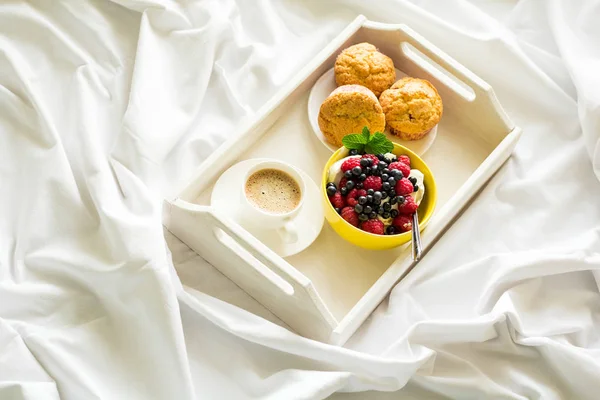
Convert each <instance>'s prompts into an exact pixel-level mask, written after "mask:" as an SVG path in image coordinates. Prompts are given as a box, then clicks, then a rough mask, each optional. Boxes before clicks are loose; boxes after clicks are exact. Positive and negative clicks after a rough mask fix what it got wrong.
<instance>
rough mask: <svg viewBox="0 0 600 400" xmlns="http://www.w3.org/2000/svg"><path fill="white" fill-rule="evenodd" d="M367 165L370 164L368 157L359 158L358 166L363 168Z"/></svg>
mask: <svg viewBox="0 0 600 400" xmlns="http://www.w3.org/2000/svg"><path fill="white" fill-rule="evenodd" d="M369 165H371V159H370V158H363V159H361V160H360V166H361V167H363V168H365V167H368V166H369Z"/></svg>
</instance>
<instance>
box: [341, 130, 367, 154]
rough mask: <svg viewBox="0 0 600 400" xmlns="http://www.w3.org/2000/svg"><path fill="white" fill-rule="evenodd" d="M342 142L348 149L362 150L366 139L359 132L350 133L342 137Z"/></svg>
mask: <svg viewBox="0 0 600 400" xmlns="http://www.w3.org/2000/svg"><path fill="white" fill-rule="evenodd" d="M342 144H343V145H344V147H346V148H347V149H348V150H358V151H363V149H364V148H365V145H366V144H367V139H365V137H364V136H363V135H361V134H359V133H353V134H351V135H346V136H344V137H343V138H342Z"/></svg>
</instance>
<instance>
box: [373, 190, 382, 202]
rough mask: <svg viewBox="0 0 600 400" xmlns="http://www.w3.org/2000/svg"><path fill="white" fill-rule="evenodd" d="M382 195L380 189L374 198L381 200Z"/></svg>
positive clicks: (374, 194)
mask: <svg viewBox="0 0 600 400" xmlns="http://www.w3.org/2000/svg"><path fill="white" fill-rule="evenodd" d="M382 197H383V196H382V195H381V192H380V191H377V192H375V193H373V200H381V198H382Z"/></svg>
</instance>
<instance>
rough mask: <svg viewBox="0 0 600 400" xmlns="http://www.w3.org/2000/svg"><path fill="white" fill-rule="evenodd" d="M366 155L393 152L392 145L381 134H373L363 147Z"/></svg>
mask: <svg viewBox="0 0 600 400" xmlns="http://www.w3.org/2000/svg"><path fill="white" fill-rule="evenodd" d="M365 150H366V152H367V153H372V154H385V153H389V152H391V151H392V150H394V144H393V143H392V142H391V141H390V140H389V139H388V138H387V137H386V136H385V135H384V134H383V133H381V132H375V134H374V135H372V136H371V140H369V143H367V145H366V146H365Z"/></svg>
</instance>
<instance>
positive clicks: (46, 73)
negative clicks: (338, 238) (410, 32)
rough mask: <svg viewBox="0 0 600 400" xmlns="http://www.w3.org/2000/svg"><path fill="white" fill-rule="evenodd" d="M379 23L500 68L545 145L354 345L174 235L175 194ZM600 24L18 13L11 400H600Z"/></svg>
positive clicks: (475, 12)
mask: <svg viewBox="0 0 600 400" xmlns="http://www.w3.org/2000/svg"><path fill="white" fill-rule="evenodd" d="M359 13H363V14H365V15H366V16H367V17H369V18H371V19H373V20H380V21H385V22H403V23H407V24H408V25H410V26H411V27H412V28H413V29H415V30H417V31H418V32H420V33H421V34H422V35H424V36H425V37H427V38H428V39H429V40H430V41H432V42H434V43H435V44H437V45H438V46H439V47H441V48H443V49H444V50H445V51H446V52H448V53H449V54H450V55H452V56H453V57H454V58H456V59H457V60H458V61H460V62H462V63H463V64H465V65H466V66H467V67H468V68H470V69H471V70H473V71H474V72H475V73H477V74H478V75H480V76H481V77H482V78H483V79H485V80H486V81H488V82H489V83H490V84H491V85H492V86H493V87H494V89H495V91H496V93H497V95H498V97H499V99H500V101H501V103H502V104H503V105H504V107H505V108H506V110H507V112H508V113H509V114H510V116H511V118H512V119H513V120H514V121H515V123H517V124H518V125H519V126H521V127H522V128H523V130H524V135H523V138H522V139H521V141H520V142H519V144H518V146H517V148H516V149H515V153H514V156H513V157H512V158H511V159H510V160H509V161H508V162H507V163H506V165H505V166H503V168H502V169H501V170H500V171H499V172H498V174H497V175H496V176H495V177H494V178H493V180H492V181H491V182H490V184H489V185H488V186H487V188H486V189H485V190H484V191H483V192H482V193H481V194H480V195H479V196H478V197H477V199H476V200H475V201H474V203H473V204H472V205H471V206H470V207H469V208H468V209H467V210H466V211H465V213H464V214H463V215H462V216H461V218H460V219H459V220H458V221H457V222H456V223H455V224H454V225H453V226H452V228H451V229H450V230H449V231H448V232H447V234H446V235H445V236H444V237H443V238H442V239H441V240H440V241H439V243H438V244H437V245H436V246H435V248H434V249H433V250H432V251H431V252H430V253H428V254H427V256H426V257H425V258H424V260H423V261H422V262H421V263H420V264H419V266H418V268H416V269H415V270H414V271H413V272H412V273H411V274H410V275H409V276H408V277H407V278H406V279H405V280H403V281H402V282H400V283H399V284H398V285H397V286H396V287H395V289H394V290H393V291H392V292H391V294H390V296H389V297H388V298H387V299H386V300H385V301H384V302H383V303H382V304H381V305H380V306H379V307H378V309H377V310H376V311H375V312H374V314H373V316H372V317H371V318H369V320H367V322H366V323H365V324H364V325H363V326H362V327H361V328H360V329H359V331H358V332H357V333H356V335H355V336H354V337H353V338H352V339H351V340H350V341H349V342H348V344H347V345H346V346H345V347H343V348H339V347H333V346H329V345H325V344H322V343H318V342H314V341H311V340H307V339H304V338H302V337H300V336H297V335H295V334H294V333H291V332H289V331H287V330H286V329H284V328H282V327H281V326H280V325H281V321H279V320H278V319H277V318H276V317H275V316H274V315H272V314H270V313H269V312H268V311H267V310H265V309H264V308H262V307H261V306H260V305H259V304H257V303H256V302H255V301H254V300H253V299H252V298H250V297H249V296H248V295H246V294H245V293H244V292H242V291H240V290H239V288H238V287H237V286H236V285H234V284H233V283H232V282H230V281H229V280H227V279H226V278H224V277H223V276H222V275H221V274H220V273H219V272H217V271H216V270H215V269H214V268H212V267H211V266H210V265H208V264H207V263H206V262H204V261H203V260H202V259H201V258H200V257H198V256H197V255H196V254H195V253H193V252H192V251H191V250H189V249H188V248H187V247H186V246H185V245H183V244H182V243H181V242H179V241H178V240H177V239H175V238H173V237H172V236H171V235H170V234H168V233H167V234H166V235H164V234H163V230H162V227H161V216H160V210H161V208H160V205H161V204H160V203H161V199H162V198H163V197H164V196H167V195H171V194H173V193H174V192H175V191H176V190H177V189H178V188H180V187H181V185H182V184H183V183H184V182H186V181H187V179H188V178H189V177H190V175H191V174H192V172H193V169H194V167H196V166H197V165H198V164H199V163H200V162H201V161H202V160H203V159H205V158H206V157H207V156H208V155H209V154H210V153H211V152H212V151H214V149H215V148H216V147H217V146H218V145H219V144H220V143H222V142H223V141H224V140H225V139H226V138H228V137H230V136H231V135H232V134H233V132H234V131H235V128H236V127H238V126H240V125H241V124H242V123H243V121H244V120H246V119H247V118H248V117H250V116H252V115H253V114H254V113H255V112H256V111H257V110H258V108H259V107H260V106H261V105H262V104H264V102H265V101H266V100H268V99H269V98H270V97H271V96H272V95H273V94H274V93H275V92H276V91H277V89H278V88H280V87H281V86H282V85H283V84H284V83H285V82H286V81H287V80H288V79H289V78H290V77H291V76H293V74H294V73H295V72H297V71H298V70H299V69H300V68H301V67H302V66H303V65H305V63H306V62H307V61H308V60H310V58H311V57H312V56H313V55H314V54H316V53H317V52H318V51H319V50H320V49H321V48H322V47H323V46H324V45H326V44H327V43H328V41H329V40H331V38H333V37H334V36H335V35H337V34H338V33H339V32H340V31H341V29H343V27H344V26H345V25H346V24H347V23H349V22H350V21H351V20H352V19H353V18H354V17H355V16H356V15H357V14H359ZM599 17H600V4H599V3H598V2H597V1H593V0H547V1H545V0H523V1H521V2H519V3H516V2H512V1H506V2H501V1H498V2H491V1H487V2H486V1H475V0H473V1H472V2H467V1H464V0H445V1H434V0H420V1H418V0H415V1H413V2H408V1H401V0H380V1H377V2H363V1H359V0H330V1H320V2H317V1H311V2H294V1H289V0H280V1H278V0H273V1H255V2H254V1H245V0H237V1H234V0H223V1H210V0H205V1H197V2H175V1H170V0H144V1H142V0H114V1H99V0H98V1H61V2H48V1H41V0H40V1H30V2H20V1H4V2H2V3H0V160H1V161H0V213H1V214H0V399H2V400H4V399H10V400H13V399H16V400H19V399H27V400H31V399H35V400H39V399H58V398H60V399H321V398H326V397H328V396H331V398H334V399H342V398H349V399H350V398H352V399H392V398H394V399H395V398H407V399H424V398H426V399H445V398H457V399H458V398H460V399H468V398H477V399H479V398H494V399H533V398H539V399H596V398H597V397H598V395H597V393H598V392H599V391H600V380H599V379H598V376H599V374H600V293H599V286H598V285H599V282H600V273H599V272H598V270H599V269H600V182H599V180H598V178H600V144H599V143H600V106H599V105H600V94H599V93H600V77H599V74H598V71H599V70H600V46H599V45H600V26H599V25H598V24H597V23H596V21H597V20H598V18H599ZM165 237H166V239H167V243H168V247H167V245H166V244H165ZM169 249H170V251H169ZM171 257H172V262H173V264H174V267H175V268H173V264H172V262H171ZM238 307H243V308H244V309H246V310H250V311H252V313H250V312H248V311H245V310H243V309H241V308H238ZM352 392H354V393H352Z"/></svg>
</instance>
